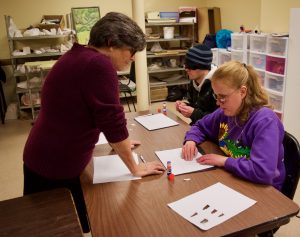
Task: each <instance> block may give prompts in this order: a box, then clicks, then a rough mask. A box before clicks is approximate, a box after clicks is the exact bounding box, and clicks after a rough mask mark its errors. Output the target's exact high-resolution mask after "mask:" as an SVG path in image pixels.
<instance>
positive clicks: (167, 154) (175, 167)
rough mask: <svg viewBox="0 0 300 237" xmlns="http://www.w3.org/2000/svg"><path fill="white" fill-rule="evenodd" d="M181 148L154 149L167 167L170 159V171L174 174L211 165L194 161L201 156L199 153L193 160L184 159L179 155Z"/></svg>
mask: <svg viewBox="0 0 300 237" xmlns="http://www.w3.org/2000/svg"><path fill="white" fill-rule="evenodd" d="M181 149H182V148H176V149H171V150H164V151H156V152H155V154H156V155H157V156H158V158H159V159H160V161H161V162H162V163H163V165H164V166H165V167H166V168H167V162H168V161H171V167H172V173H173V174H174V175H179V174H185V173H191V172H195V171H199V170H205V169H208V168H211V167H213V166H211V165H201V164H199V163H198V162H197V161H196V158H198V157H200V156H202V155H201V153H199V152H198V154H197V155H196V156H195V157H194V159H193V160H190V161H186V160H184V159H182V157H181Z"/></svg>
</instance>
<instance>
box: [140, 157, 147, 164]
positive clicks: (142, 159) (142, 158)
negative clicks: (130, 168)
mask: <svg viewBox="0 0 300 237" xmlns="http://www.w3.org/2000/svg"><path fill="white" fill-rule="evenodd" d="M140 159H141V161H142V162H143V163H144V164H146V163H147V162H146V160H145V159H144V157H143V156H142V155H140Z"/></svg>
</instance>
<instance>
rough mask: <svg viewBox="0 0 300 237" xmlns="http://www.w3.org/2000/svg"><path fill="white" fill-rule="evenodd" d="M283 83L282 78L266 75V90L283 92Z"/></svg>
mask: <svg viewBox="0 0 300 237" xmlns="http://www.w3.org/2000/svg"><path fill="white" fill-rule="evenodd" d="M283 82H284V80H283V76H278V75H274V74H269V73H266V87H267V88H269V89H271V90H274V91H278V92H283Z"/></svg>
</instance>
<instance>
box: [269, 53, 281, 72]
mask: <svg viewBox="0 0 300 237" xmlns="http://www.w3.org/2000/svg"><path fill="white" fill-rule="evenodd" d="M266 70H267V71H268V72H273V73H276V74H281V75H284V74H285V58H278V57H273V56H268V55H267V58H266Z"/></svg>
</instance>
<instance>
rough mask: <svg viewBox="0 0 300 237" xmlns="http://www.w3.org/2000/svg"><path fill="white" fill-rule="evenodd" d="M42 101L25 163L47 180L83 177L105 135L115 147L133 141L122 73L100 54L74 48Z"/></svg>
mask: <svg viewBox="0 0 300 237" xmlns="http://www.w3.org/2000/svg"><path fill="white" fill-rule="evenodd" d="M41 99H42V104H41V111H40V113H39V116H38V118H37V120H36V122H35V124H34V126H33V128H32V129H31V132H30V134H29V137H28V140H27V142H26V145H25V148H24V154H23V160H24V163H25V164H26V166H27V167H28V168H30V169H31V170H33V171H35V172H36V173H38V174H40V175H42V176H44V177H48V178H52V179H67V178H73V177H76V176H78V175H80V173H81V172H82V171H83V170H84V168H85V167H86V165H87V164H88V163H89V161H90V159H91V157H92V153H93V149H94V147H95V143H96V142H97V141H98V137H99V133H100V132H103V133H104V134H105V137H106V138H107V140H108V141H109V142H113V143H114V142H120V141H122V140H124V139H126V138H127V137H128V131H127V128H126V119H125V115H124V111H123V106H122V105H121V104H120V99H119V84H118V77H117V72H116V69H115V68H114V66H113V64H112V63H111V61H110V59H109V58H108V57H106V56H105V55H103V54H101V53H99V52H98V51H96V50H94V49H91V48H86V47H84V46H82V45H79V44H74V45H73V47H72V49H71V50H70V51H68V52H67V53H66V54H64V55H63V56H62V57H61V58H60V59H59V60H58V62H57V63H56V64H55V65H54V67H53V68H52V70H51V71H50V72H49V74H48V75H47V78H46V80H45V83H44V86H43V89H42V98H41Z"/></svg>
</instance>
